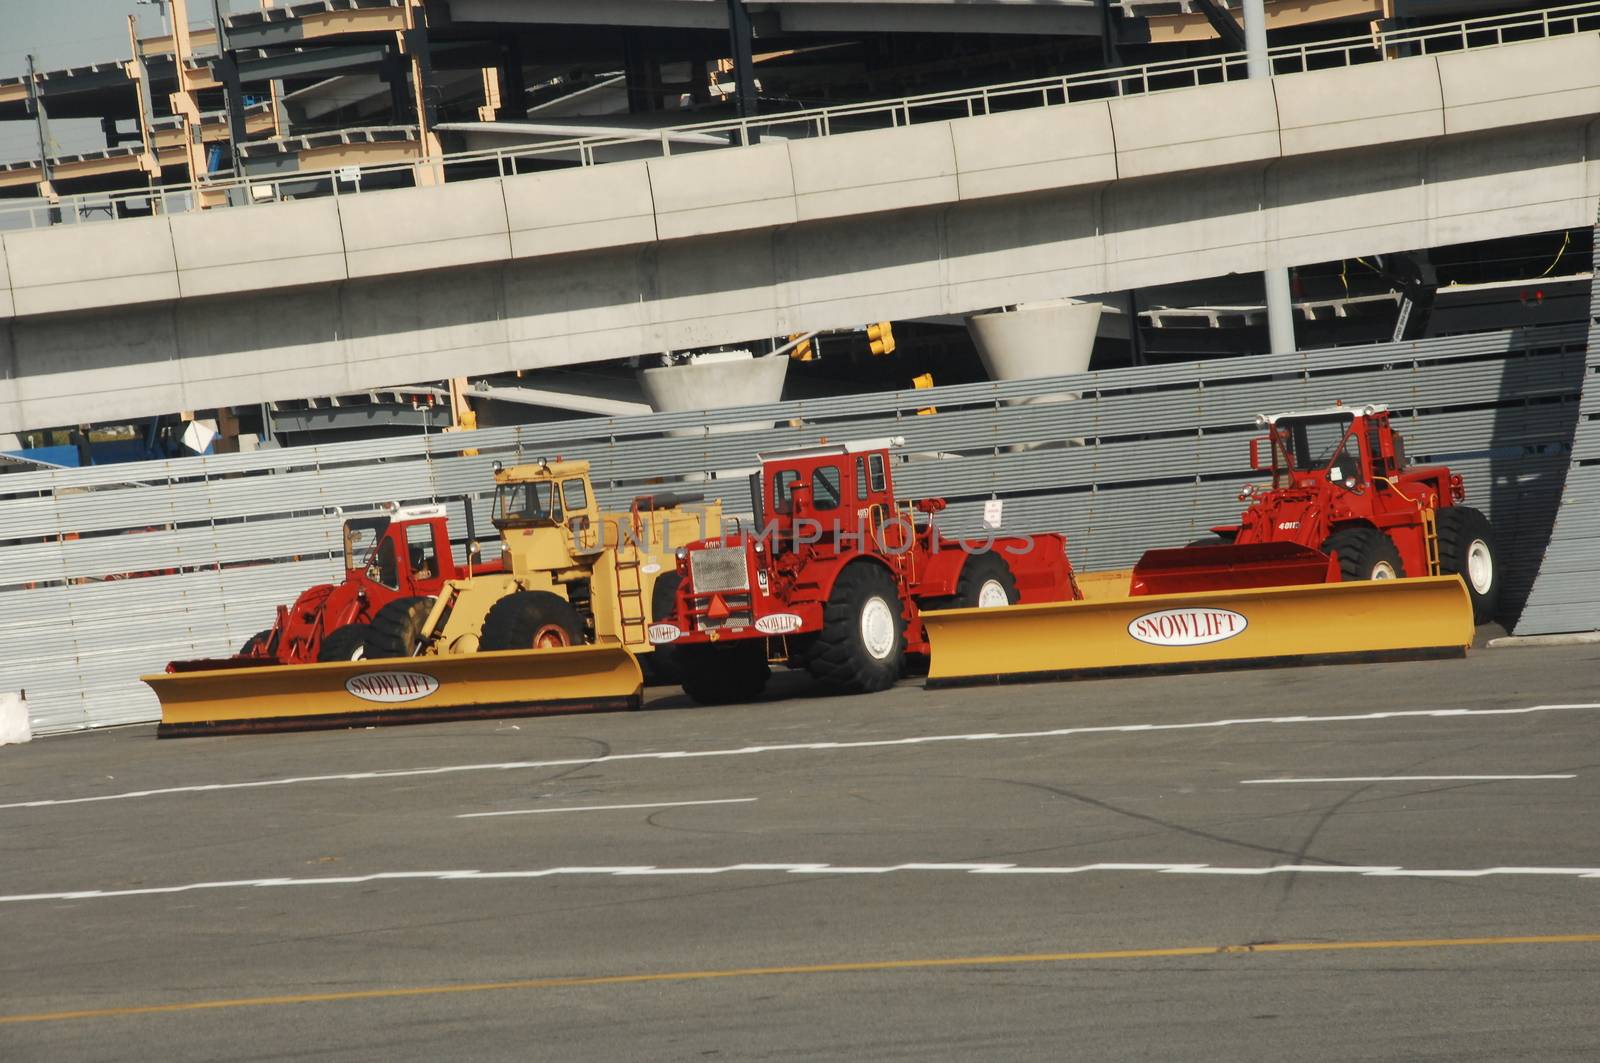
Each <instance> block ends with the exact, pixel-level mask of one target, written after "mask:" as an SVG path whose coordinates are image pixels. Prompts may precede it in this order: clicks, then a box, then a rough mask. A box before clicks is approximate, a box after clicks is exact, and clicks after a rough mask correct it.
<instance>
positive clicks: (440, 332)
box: [0, 120, 1600, 432]
mask: <svg viewBox="0 0 1600 1063" xmlns="http://www.w3.org/2000/svg"><path fill="white" fill-rule="evenodd" d="M780 148H781V146H780ZM777 154H778V153H777V152H773V153H772V154H771V155H769V156H767V157H768V158H773V157H776V156H777ZM714 158H716V155H715V154H707V155H702V156H698V157H696V158H695V159H694V160H693V161H694V162H695V163H696V164H700V163H701V162H702V161H704V160H706V159H714ZM1328 158H1329V156H1322V155H1316V156H1301V157H1296V158H1292V159H1279V160H1274V161H1273V162H1271V163H1268V164H1244V165H1238V166H1231V167H1221V168H1216V169H1206V170H1197V171H1189V172H1185V173H1182V174H1175V175H1167V176H1151V177H1144V178H1140V179H1137V180H1126V181H1118V182H1114V183H1112V184H1109V185H1104V186H1101V187H1099V188H1094V189H1087V188H1071V189H1062V190H1057V191H1054V192H1035V193H1031V194H1028V195H1025V196H999V197H984V198H979V199H975V200H971V201H965V202H961V203H959V204H956V205H954V206H949V207H931V208H929V207H924V208H915V209H907V210H901V211H894V212H888V213H882V214H877V215H874V216H873V218H874V221H873V223H872V224H870V225H864V224H862V223H861V220H860V219H859V218H838V219H832V220H821V221H813V222H807V223H801V224H795V225H789V226H777V227H774V228H766V229H741V230H737V231H732V232H724V233H707V234H704V235H699V236H695V237H693V238H686V239H679V240H670V241H660V242H657V241H650V242H646V243H643V244H631V245H627V246H615V247H608V248H604V249H600V250H592V251H584V252H575V253H569V254H562V255H554V254H549V255H537V256H532V257H526V258H523V257H518V258H514V259H512V260H510V261H502V262H490V263H485V264H480V265H462V266H455V267H453V268H449V269H435V270H416V271H413V272H408V273H402V274H395V275H391V276H384V277H362V278H357V279H354V280H346V281H343V282H340V283H337V284H321V285H309V286H305V287H298V288H293V289H277V290H273V291H268V292H260V291H257V292H252V293H249V294H240V295H233V296H229V297H226V298H224V297H211V298H204V299H183V300H176V301H170V302H166V303H157V304H148V303H146V304H138V305H130V306H126V307H123V308H120V309H116V310H106V311H99V312H94V313H89V312H80V313H77V314H70V315H65V314H58V315H49V316H40V317H27V318H21V319H17V320H15V321H13V322H11V323H10V329H9V333H10V345H11V349H10V351H9V353H7V351H6V349H5V347H4V346H3V345H0V357H3V358H5V359H6V362H5V365H4V367H3V369H0V432H3V431H16V430H18V429H25V428H30V427H39V426H46V425H55V424H63V423H76V422H79V421H83V420H110V419H113V418H117V417H125V416H138V415H141V414H148V413H151V412H155V411H162V410H178V409H195V408H206V407H210V406H215V405H227V404H232V403H242V402H258V401H262V400H269V399H291V398H298V397H302V396H304V395H308V394H319V393H320V394H329V393H338V392H341V391H349V390H360V389H363V388H370V387H381V386H384V385H392V384H394V383H396V382H404V381H408V380H418V379H430V378H437V377H440V376H444V375H464V374H479V373H488V372H498V371H505V370H510V369H527V368H539V367H548V366H562V365H571V364H576V363H582V362H589V361H598V360H603V359H607V358H618V357H625V356H628V355H634V354H640V353H644V352H651V351H663V350H673V349H680V350H681V349H685V348H696V347H704V346H708V345H714V344H722V343H735V344H736V343H741V342H748V340H749V339H750V337H752V336H776V335H787V334H791V333H794V332H799V331H803V330H809V329H816V328H836V327H850V326H858V325H860V324H861V323H862V322H865V321H879V320H884V319H899V318H908V317H920V316H931V315H940V314H965V313H970V312H973V311H976V310H982V309H986V308H990V307H994V306H1001V305H1009V304H1015V303H1022V302H1035V301H1041V300H1048V299H1054V298H1059V297H1061V296H1063V295H1071V294H1081V293H1092V292H1103V291H1116V290H1121V289H1125V288H1135V287H1145V286H1149V285H1153V284H1164V283H1173V282H1179V281H1185V280H1194V279H1199V278H1204V277H1212V276H1219V275H1223V274H1227V273H1248V272H1256V271H1260V270H1261V269H1263V268H1265V267H1266V266H1269V265H1272V266H1278V265H1294V264H1296V263H1301V262H1308V261H1328V260H1332V259H1339V258H1350V257H1354V256H1357V255H1366V254H1372V253H1378V252H1384V251H1393V250H1397V249H1407V248H1416V247H1432V246H1439V245H1442V244H1452V243H1459V242H1462V241H1465V240H1469V239H1486V238H1489V237H1496V236H1510V235H1517V234H1521V233H1526V232H1530V231H1548V230H1557V229H1562V228H1571V227H1575V226H1579V225H1587V224H1589V223H1590V220H1591V219H1592V216H1593V213H1594V209H1595V202H1596V198H1597V196H1600V161H1597V160H1600V126H1596V125H1594V123H1592V122H1588V121H1571V120H1569V121H1563V122H1547V123H1540V124H1538V125H1536V126H1529V127H1525V128H1523V129H1519V130H1514V131H1502V132H1498V133H1479V134H1474V135H1473V136H1471V137H1467V138H1460V139H1452V138H1444V139H1440V140H1435V141H1432V142H1428V143H1425V144H1412V143H1401V144H1388V145H1377V146H1374V147H1367V148H1361V149H1351V150H1350V151H1348V152H1345V153H1343V154H1342V155H1341V156H1340V160H1341V162H1340V165H1337V166H1333V165H1329V164H1328V161H1327V160H1328ZM1045 165H1050V164H1045ZM624 172H626V171H625V170H624V169H621V168H617V167H597V168H595V169H593V170H592V171H584V172H583V174H581V175H580V176H587V175H589V174H590V173H593V174H595V175H599V176H606V175H612V174H617V173H624ZM632 175H637V176H636V177H635V176H632ZM647 175H648V171H647V169H646V168H645V167H644V166H643V165H642V164H641V165H640V166H639V167H638V168H637V169H636V170H632V171H631V175H630V176H627V177H624V178H623V179H622V180H623V181H625V182H627V181H633V180H636V179H645V178H647ZM554 176H559V177H560V178H562V179H563V180H565V179H567V178H568V174H565V173H563V174H560V175H554ZM608 179H609V178H608ZM529 180H533V179H530V178H518V179H516V180H515V181H508V182H507V183H506V184H505V185H504V188H505V191H506V192H507V193H510V192H512V191H513V190H515V191H516V192H517V196H516V197H515V199H512V200H507V201H506V208H507V210H508V217H515V218H517V223H518V224H521V225H525V226H528V227H527V228H523V229H520V230H518V231H516V232H513V233H512V235H511V246H512V248H513V249H515V248H516V247H517V244H518V242H519V241H523V240H529V241H533V242H545V243H547V244H548V243H551V242H565V241H570V240H571V239H573V238H574V236H575V235H577V233H578V231H579V230H586V229H587V228H588V227H591V226H595V225H599V226H601V227H602V228H604V227H606V226H618V227H624V228H625V227H628V226H640V225H643V226H648V227H650V228H651V229H653V228H654V225H655V224H656V221H655V219H654V216H653V215H652V216H650V217H648V218H647V217H644V216H642V215H636V214H624V215H623V216H621V217H618V218H615V219H612V220H611V221H609V222H604V221H601V222H596V221H592V220H587V219H585V217H584V215H583V214H582V213H581V212H579V211H575V212H574V213H573V214H572V215H569V216H568V217H567V218H565V219H563V218H560V217H558V216H557V215H556V214H555V212H554V208H553V207H552V206H550V205H548V204H545V203H544V202H543V200H541V199H540V198H539V197H538V196H537V195H535V194H534V192H533V191H531V190H530V186H528V185H523V184H520V183H519V182H524V181H529ZM537 180H538V181H540V182H543V180H544V178H543V177H541V178H539V179H537ZM460 187H461V188H466V189H469V190H470V191H471V192H472V193H473V194H483V195H487V194H489V193H492V192H493V191H495V190H496V189H498V188H499V187H500V185H499V183H498V182H481V183H479V184H478V185H464V186H460ZM480 190H481V192H480ZM424 191H426V190H424ZM446 191H450V192H452V193H453V192H454V191H455V189H447V190H446ZM410 194H411V193H403V195H410ZM744 194H747V195H748V194H750V190H749V189H748V188H747V189H746V191H745V193H744ZM395 195H397V196H399V195H402V194H400V193H396V194H395ZM678 202H680V203H682V204H684V209H683V210H682V211H681V212H679V214H678V215H677V217H678V218H680V219H681V221H680V222H674V223H673V224H683V225H685V226H690V225H693V226H700V225H709V224H711V219H712V217H713V215H714V212H712V213H705V211H707V210H708V208H707V207H705V206H703V205H701V206H697V205H693V204H694V202H695V201H693V200H691V199H688V198H684V199H681V200H679V201H678ZM752 202H759V201H752ZM777 202H780V203H781V202H785V201H782V200H779V201H777ZM302 207H304V208H308V209H327V207H326V206H325V205H324V204H322V203H308V204H291V205H289V206H288V207H287V208H285V209H294V210H299V209H300V208H302ZM636 207H637V203H635V204H632V205H628V204H623V205H621V207H620V210H621V211H624V212H626V211H632V210H635V209H636ZM751 209H761V210H766V209H770V202H768V203H761V204H760V205H758V206H753V207H752V208H751ZM540 212H543V213H542V214H541V213H540ZM250 213H251V212H248V211H247V212H241V214H242V215H248V214H250ZM490 213H492V211H490ZM263 216H266V215H263ZM590 217H591V218H592V217H593V215H591V216H590ZM697 219H698V220H697ZM188 220H189V219H184V221H186V222H187V221H188ZM196 220H197V221H199V222H209V221H210V220H211V219H209V218H200V219H196ZM177 223H178V219H174V220H173V224H174V225H177ZM162 224H165V222H163V223H162ZM135 228H136V229H137V228H138V226H135ZM119 231H121V226H86V227H84V228H83V229H81V230H75V231H74V233H77V232H81V233H93V232H107V233H116V232H119ZM363 231H364V232H369V233H370V234H371V236H372V238H373V239H377V238H379V236H380V233H379V232H378V231H376V230H366V229H364V230H363ZM613 231H614V232H615V231H617V230H613ZM40 235H51V234H40ZM476 239H477V238H463V240H462V241H461V242H455V241H446V242H444V243H443V244H430V243H420V244H417V245H415V246H414V247H412V248H410V249H406V248H400V247H391V248H389V249H387V250H386V249H382V248H378V247H376V246H374V247H369V248H366V249H363V251H361V252H358V253H357V254H367V255H371V256H373V260H375V261H382V260H384V259H385V258H391V259H396V258H403V257H405V256H406V255H412V256H414V257H415V256H422V255H425V254H428V253H430V249H436V250H438V251H439V253H440V254H444V255H449V256H455V255H459V254H461V253H462V248H463V247H466V246H468V245H469V244H470V243H471V242H472V241H473V240H476ZM483 239H484V240H489V239H502V237H486V238H483ZM308 247H312V248H313V251H312V252H310V253H314V254H316V255H320V254H321V252H320V251H315V250H314V245H308ZM187 253H188V252H187V251H186V252H185V254H187ZM341 257H344V256H335V259H337V258H341ZM319 261H320V259H319ZM0 331H4V330H0Z"/></svg>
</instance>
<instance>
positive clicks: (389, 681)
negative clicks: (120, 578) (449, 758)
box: [142, 645, 644, 738]
mask: <svg viewBox="0 0 1600 1063" xmlns="http://www.w3.org/2000/svg"><path fill="white" fill-rule="evenodd" d="M142 678H143V680H144V682H145V683H147V684H148V685H149V686H150V689H152V690H154V691H155V692H156V697H157V698H159V699H160V701H161V725H160V726H159V727H158V728H157V729H156V734H157V736H159V737H161V738H183V737H189V736H194V735H212V734H239V733H243V732H249V731H311V730H324V729H329V728H338V727H373V726H379V725H383V724H399V723H433V722H436V721H440V720H472V719H487V718H490V717H496V716H543V715H550V714H555V713H569V712H604V711H608V710H615V709H637V708H638V707H639V704H640V700H641V697H642V695H643V690H644V679H643V676H642V675H641V674H640V671H639V662H638V660H637V659H636V658H635V657H634V656H633V654H631V653H629V652H628V651H627V650H626V649H623V648H622V647H621V646H616V645H603V646H574V647H570V648H567V649H546V650H505V651H497V652H493V653H474V654H469V655H464V656H445V657H409V658H395V659H391V660H371V661H349V662H345V661H336V662H332V663H328V664H300V665H283V666H281V667H273V668H222V669H215V670H212V671H197V672H179V673H177V674H170V675H147V676H143V677H142Z"/></svg>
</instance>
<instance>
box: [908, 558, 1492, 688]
mask: <svg viewBox="0 0 1600 1063" xmlns="http://www.w3.org/2000/svg"><path fill="white" fill-rule="evenodd" d="M922 620H923V623H924V624H925V625H927V629H928V639H929V642H930V652H931V658H932V659H931V661H930V662H929V669H928V686H930V687H937V686H960V685H969V684H977V683H1008V682H1010V683H1015V682H1032V681H1037V680H1043V679H1067V678H1086V677H1091V676H1100V675H1115V674H1118V673H1124V672H1161V671H1192V670H1206V669H1212V668H1237V667H1248V666H1251V665H1286V664H1322V663H1331V662H1335V661H1341V660H1369V661H1370V660H1400V659H1407V658H1422V657H1460V656H1464V655H1465V654H1466V651H1467V647H1468V646H1470V645H1471V643H1472V633H1473V626H1472V601H1471V599H1470V598H1469V597H1468V596H1467V588H1466V585H1465V584H1463V583H1462V582H1461V580H1460V578H1459V577H1456V576H1426V577H1421V578H1418V579H1400V580H1376V581H1372V582H1363V583H1319V584H1312V585H1306V586H1292V587H1261V588H1255V589H1250V590H1224V591H1202V592H1199V593H1191V594H1159V595H1147V596H1142V597H1137V598H1129V597H1125V596H1124V597H1121V598H1112V597H1090V598H1087V599H1086V600H1084V601H1078V602H1059V603H1049V604H1040V605H1013V606H1010V607H1007V608H1004V609H951V610H947V611H943V612H929V613H924V614H923V615H922Z"/></svg>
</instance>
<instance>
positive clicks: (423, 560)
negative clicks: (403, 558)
mask: <svg viewBox="0 0 1600 1063" xmlns="http://www.w3.org/2000/svg"><path fill="white" fill-rule="evenodd" d="M406 552H407V554H408V555H409V557H408V560H409V561H410V563H411V578H412V579H433V578H434V577H435V576H437V575H438V574H439V563H438V560H437V559H436V558H435V557H434V549H433V525H431V524H413V525H411V526H410V527H408V528H407V529H406Z"/></svg>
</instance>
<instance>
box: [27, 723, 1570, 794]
mask: <svg viewBox="0 0 1600 1063" xmlns="http://www.w3.org/2000/svg"><path fill="white" fill-rule="evenodd" d="M1595 709H1600V702H1584V703H1578V704H1571V705H1530V706H1527V707H1524V708H1516V709H1408V710H1405V711H1395V712H1358V713H1348V714H1343V715H1338V716H1257V717H1245V718H1240V719H1228V720H1201V721H1196V722H1192V723H1130V724H1107V725H1103V726H1098V727H1059V728H1055V729H1053V730H1044V731H1010V732H1006V733H999V732H984V733H981V734H947V735H917V736H912V737H909V738H884V739H873V740H868V741H860V742H792V743H784V744H781V745H766V746H740V747H737V748H732V749H699V750H675V751H672V752H666V753H612V754H609V755H607V756H603V757H576V758H571V759H567V760H511V761H501V762H498V763H488V764H452V765H448V766H445V767H436V768H396V769H391V770H387V771H362V772H349V773H342V774H338V775H296V776H288V777H285V778H280V779H258V780H255V781H253V782H233V783H204V784H199V785H192V786H167V787H161V788H159V789H152V790H128V791H124V792H122V793H115V794H96V795H95V796H93V797H63V798H46V799H41V800H37V801H17V802H14V803H12V804H5V805H0V810H5V809H14V808H46V807H50V806H54V805H81V804H90V803H94V802H99V801H129V800H134V799H137V798H144V797H170V796H172V795H174V794H198V793H213V792H220V791H223V790H255V789H261V788H263V787H272V786H297V785H301V784H304V783H326V782H355V781H362V782H364V781H366V780H369V779H401V778H410V777H415V776H419V775H451V774H455V773H459V772H480V771H525V770H531V769H537V768H571V767H580V766H584V765H590V764H616V763H620V762H623V761H635V760H683V759H689V758H699V757H746V756H755V755H758V754H766V753H806V752H833V751H835V750H850V749H883V748H886V747H889V746H918V745H929V744H931V743H934V742H1005V741H1014V740H1017V739H1023V738H1077V737H1081V736H1085V735H1115V734H1154V733H1157V732H1163V731H1204V730H1216V729H1220V728H1225V727H1257V726H1274V725H1286V724H1330V723H1359V722H1367V721H1373V720H1426V719H1456V718H1463V719H1464V718H1468V717H1494V716H1526V715H1528V714H1530V713H1540V712H1574V711H1593V710H1595Z"/></svg>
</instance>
